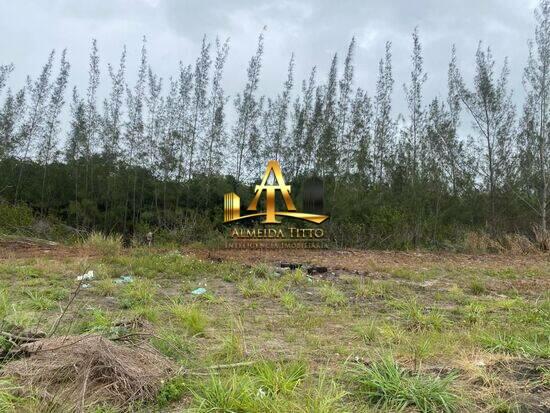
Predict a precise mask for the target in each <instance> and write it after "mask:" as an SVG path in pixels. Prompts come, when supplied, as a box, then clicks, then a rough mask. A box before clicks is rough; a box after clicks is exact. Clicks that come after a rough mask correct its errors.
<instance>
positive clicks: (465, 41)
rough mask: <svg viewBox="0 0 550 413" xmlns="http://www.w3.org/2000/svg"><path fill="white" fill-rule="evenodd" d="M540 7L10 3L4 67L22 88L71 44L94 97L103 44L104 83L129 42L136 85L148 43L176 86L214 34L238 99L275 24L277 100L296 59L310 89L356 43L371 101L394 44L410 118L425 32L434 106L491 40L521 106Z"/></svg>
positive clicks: (383, 2) (116, 0)
mask: <svg viewBox="0 0 550 413" xmlns="http://www.w3.org/2000/svg"><path fill="white" fill-rule="evenodd" d="M536 4H537V0H355V1H352V0H347V1H346V0H340V1H335V0H328V1H324V0H323V1H319V0H316V1H315V0H289V1H284V0H283V1H281V0H279V1H277V0H272V1H266V0H250V1H246V0H237V1H235V0H210V1H208V0H200V1H199V0H0V30H1V31H2V34H1V35H0V64H5V63H13V64H14V65H15V72H14V74H13V75H12V77H11V79H10V82H9V85H10V86H11V87H12V88H14V89H15V88H18V87H21V86H22V85H23V81H24V78H25V76H26V75H27V74H30V75H31V76H36V75H37V73H38V72H39V71H40V68H41V65H42V64H43V63H44V61H45V60H46V58H47V55H48V52H49V50H50V49H52V48H55V49H58V50H60V49H62V48H65V47H66V48H67V49H68V54H69V60H70V62H71V64H72V69H71V82H70V85H71V87H72V86H73V85H75V84H76V85H77V86H79V87H80V88H81V89H84V88H85V87H86V82H87V65H88V54H89V47H90V43H91V39H92V38H96V39H97V41H98V46H99V50H100V58H101V65H102V71H103V72H102V79H105V75H106V63H107V62H111V63H114V64H116V63H117V62H118V59H119V56H120V52H121V49H122V47H123V45H127V47H128V69H129V74H128V79H129V81H130V82H131V81H132V79H134V78H135V68H136V66H137V62H138V54H139V50H140V47H141V44H140V42H141V38H142V36H143V35H145V36H146V37H147V39H148V49H149V56H150V63H151V65H152V67H153V69H154V70H155V71H156V72H157V73H159V74H160V75H161V76H162V77H164V78H167V77H169V76H170V75H172V74H175V73H176V71H177V67H178V62H179V61H180V60H181V61H183V62H184V63H185V64H188V63H194V61H195V59H196V56H197V54H198V51H199V47H200V42H201V39H202V36H203V34H206V36H207V37H208V39H211V40H214V38H215V37H216V35H219V36H220V37H222V38H225V37H230V38H231V50H230V54H229V58H228V62H227V66H226V73H225V79H224V84H225V88H226V92H227V93H228V94H230V95H231V96H233V95H234V94H235V93H236V92H237V91H239V90H240V89H241V88H242V87H243V85H244V82H245V80H246V65H247V62H248V59H249V58H250V56H251V55H252V54H253V53H254V51H255V48H256V38H257V35H258V33H259V32H260V31H261V29H262V27H263V26H267V32H266V34H265V58H264V65H263V69H262V74H261V86H260V91H261V92H262V93H266V94H270V95H273V94H275V93H277V92H278V91H279V90H280V88H281V85H282V82H283V81H284V79H285V76H286V67H287V63H288V59H289V58H290V55H291V53H292V52H294V53H295V55H296V78H297V80H298V81H300V82H301V80H302V79H303V78H305V77H306V76H307V74H308V72H309V70H310V68H311V67H312V66H313V65H316V66H317V67H318V70H319V74H320V76H322V78H323V80H324V79H325V77H326V74H327V71H328V66H329V63H330V58H331V56H332V54H333V53H334V52H338V53H339V56H341V59H340V63H342V61H343V57H344V54H345V51H346V48H347V45H348V43H349V41H350V39H351V38H352V37H353V36H355V37H356V39H357V50H356V58H355V66H356V77H355V86H361V87H363V88H366V89H367V90H368V91H369V93H370V94H371V95H372V93H373V91H374V87H375V82H376V74H377V62H378V60H379V59H380V57H381V56H382V53H383V48H384V43H385V42H386V41H387V40H389V41H391V42H392V43H393V57H394V58H393V66H394V76H395V80H396V85H395V92H394V102H395V107H396V111H404V107H403V88H402V84H403V82H405V81H407V80H408V73H409V70H410V69H409V59H410V53H411V44H412V42H411V38H410V34H411V32H412V30H413V29H414V27H415V26H418V27H419V30H420V36H421V41H422V46H423V51H424V57H425V69H426V71H427V72H428V76H429V77H428V82H427V84H426V89H425V99H426V100H428V99H431V98H433V97H434V96H437V95H441V96H443V95H445V94H446V76H447V64H448V61H449V56H450V48H451V45H452V44H453V43H455V44H456V46H457V51H458V58H459V63H460V67H461V69H462V72H463V74H464V76H465V78H466V80H467V81H468V82H470V81H471V77H472V76H471V74H472V64H473V57H474V53H475V51H476V48H477V45H478V41H479V40H483V42H484V43H485V44H487V45H490V46H491V47H492V48H493V51H494V56H495V57H496V59H497V60H498V61H499V65H500V63H501V62H502V59H503V58H504V56H508V57H509V59H510V66H511V84H512V87H513V88H514V90H515V92H516V98H515V101H516V102H518V103H520V102H521V101H522V96H523V87H522V84H521V76H522V71H523V67H524V65H525V61H526V57H527V40H528V39H529V38H532V37H533V31H534V18H533V10H534V8H535V7H536ZM340 68H341V67H340ZM340 72H341V70H340ZM106 83H107V82H106V81H104V82H103V85H106Z"/></svg>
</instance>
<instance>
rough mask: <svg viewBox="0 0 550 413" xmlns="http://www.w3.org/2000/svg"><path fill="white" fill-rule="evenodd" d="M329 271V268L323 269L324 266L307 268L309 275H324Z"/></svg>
mask: <svg viewBox="0 0 550 413" xmlns="http://www.w3.org/2000/svg"><path fill="white" fill-rule="evenodd" d="M327 271H328V268H327V267H323V266H317V265H311V266H309V267H308V268H307V273H308V274H315V273H317V274H323V273H325V272H327Z"/></svg>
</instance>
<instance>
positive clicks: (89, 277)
mask: <svg viewBox="0 0 550 413" xmlns="http://www.w3.org/2000/svg"><path fill="white" fill-rule="evenodd" d="M93 279H94V272H93V271H92V270H90V271H88V272H87V273H86V274H83V275H79V276H78V277H76V280H77V281H90V280H93Z"/></svg>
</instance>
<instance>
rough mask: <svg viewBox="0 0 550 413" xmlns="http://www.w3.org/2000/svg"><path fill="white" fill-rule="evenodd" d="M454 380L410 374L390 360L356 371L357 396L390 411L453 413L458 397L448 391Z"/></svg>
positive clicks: (450, 377) (451, 378)
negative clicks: (408, 410) (416, 410)
mask: <svg viewBox="0 0 550 413" xmlns="http://www.w3.org/2000/svg"><path fill="white" fill-rule="evenodd" d="M454 380H455V375H453V374H450V375H447V376H445V377H438V376H431V375H427V374H422V373H419V372H417V373H409V372H408V371H406V370H405V369H403V368H402V367H400V366H399V365H398V364H397V363H396V362H395V360H394V359H393V358H392V357H385V358H382V359H381V360H380V361H377V362H375V363H373V364H372V365H370V366H364V365H361V366H359V367H358V368H357V369H356V371H355V381H356V382H357V383H358V385H359V392H358V394H359V395H361V396H363V397H365V398H366V399H367V400H368V401H369V402H371V403H373V404H375V405H376V406H377V407H379V408H383V409H388V410H391V411H403V410H405V409H407V408H416V409H418V410H419V411H420V412H423V413H432V412H433V413H435V412H448V413H450V412H453V411H455V410H456V408H457V406H458V396H457V394H456V393H455V392H454V391H453V390H452V389H451V386H452V384H453V382H454Z"/></svg>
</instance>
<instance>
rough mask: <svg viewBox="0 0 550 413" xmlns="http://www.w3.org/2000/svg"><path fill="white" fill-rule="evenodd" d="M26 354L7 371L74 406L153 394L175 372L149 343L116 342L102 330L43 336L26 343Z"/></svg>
mask: <svg viewBox="0 0 550 413" xmlns="http://www.w3.org/2000/svg"><path fill="white" fill-rule="evenodd" d="M22 351H23V353H24V354H25V355H26V357H24V358H22V359H19V360H14V361H11V362H9V363H8V364H6V365H5V366H4V368H3V374H5V375H9V376H12V377H14V378H16V380H17V381H18V382H19V383H20V384H21V385H23V386H25V387H26V386H30V388H32V389H33V390H34V391H36V392H37V393H38V394H40V395H41V397H42V398H43V399H44V401H47V399H48V398H53V396H50V395H55V400H50V402H52V401H53V402H56V403H59V402H62V403H63V405H66V406H67V408H70V409H72V410H73V411H84V410H86V409H87V408H88V407H90V406H92V405H94V404H97V403H100V402H108V403H109V404H110V405H112V406H116V407H120V408H124V407H127V406H129V405H131V404H132V403H134V402H141V401H149V400H153V399H154V398H155V397H156V395H157V393H158V391H159V389H160V386H161V385H162V380H164V379H166V378H168V376H169V375H170V373H171V372H172V365H171V363H170V361H169V360H168V359H166V358H165V357H163V356H162V355H160V354H159V353H158V352H157V351H156V350H154V349H153V348H152V347H150V346H148V345H146V344H145V343H143V344H140V345H139V346H137V345H131V346H130V345H127V344H118V343H115V342H112V341H110V340H108V339H105V338H103V337H101V336H98V335H88V336H63V337H55V338H48V339H41V340H38V341H35V342H33V343H29V344H25V345H23V346H22Z"/></svg>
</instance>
